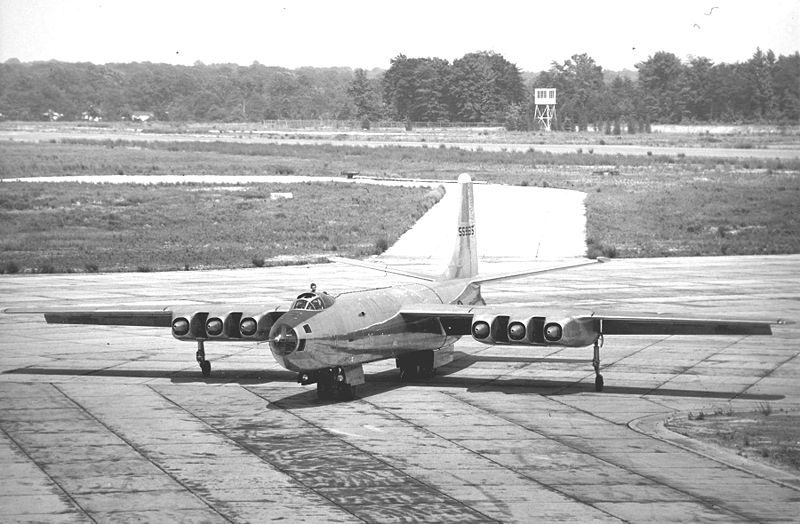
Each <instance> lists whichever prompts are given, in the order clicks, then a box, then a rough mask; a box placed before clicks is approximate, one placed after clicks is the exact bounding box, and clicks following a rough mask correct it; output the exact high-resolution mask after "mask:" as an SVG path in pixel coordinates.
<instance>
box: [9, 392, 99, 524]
mask: <svg viewBox="0 0 800 524" xmlns="http://www.w3.org/2000/svg"><path fill="white" fill-rule="evenodd" d="M52 385H53V384H50V386H52ZM0 431H2V432H3V435H5V436H6V438H7V439H8V440H9V441H10V442H12V443H13V444H14V446H16V447H17V448H18V449H19V450H20V452H22V454H23V455H25V458H27V459H28V460H29V461H30V463H31V464H33V465H35V466H36V467H37V468H38V469H39V471H41V472H42V473H43V474H44V475H45V476H46V477H47V479H48V480H49V481H50V482H52V483H53V485H54V486H56V487H57V488H58V489H59V490H60V491H61V493H63V494H64V496H65V497H66V498H67V500H69V501H70V502H72V503H73V504H74V505H75V507H76V508H77V509H78V510H79V511H80V512H81V513H82V514H83V516H85V517H86V518H88V519H89V520H91V521H92V522H97V520H96V519H95V518H94V517H92V516H91V515H90V514H89V512H87V511H86V509H84V507H83V506H81V505H80V503H79V502H78V501H77V500H75V497H73V496H72V494H70V492H69V491H67V490H66V489H64V487H63V486H62V485H61V483H60V482H59V481H58V480H56V479H55V477H53V476H52V475H50V474H49V473H48V472H47V470H46V469H44V468H43V467H42V465H41V464H39V463H38V462H37V461H36V460H34V459H33V457H31V456H30V454H28V452H27V451H26V450H25V448H24V447H22V445H21V444H20V443H19V442H17V440H16V439H15V438H14V437H12V436H11V435H10V434H9V433H8V432H7V431H6V430H5V429H4V428H2V427H0Z"/></svg>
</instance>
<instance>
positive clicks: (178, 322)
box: [172, 311, 208, 340]
mask: <svg viewBox="0 0 800 524" xmlns="http://www.w3.org/2000/svg"><path fill="white" fill-rule="evenodd" d="M207 319H208V312H207V311H197V312H194V313H189V314H177V315H174V316H173V317H172V336H173V337H175V338H177V339H178V340H196V339H198V338H201V339H204V338H206V320H207Z"/></svg>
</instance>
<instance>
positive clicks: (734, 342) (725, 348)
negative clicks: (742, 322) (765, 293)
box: [653, 335, 758, 402]
mask: <svg viewBox="0 0 800 524" xmlns="http://www.w3.org/2000/svg"><path fill="white" fill-rule="evenodd" d="M747 337H748V335H744V336H741V337H739V338H737V339H736V340H734V341H733V342H731V343H730V344H726V345H725V346H722V347H720V348H719V349H718V350H717V351H714V352H712V353H709V354H708V355H706V356H705V358H702V359H700V360H697V361H695V363H694V364H692V365H691V366H688V367H686V368H684V369H683V370H682V371H681V372H680V373H676V374H674V375H673V376H671V377H670V378H668V379H667V380H666V381H664V383H662V384H660V385H659V386H658V387H657V388H656V389H654V390H653V391H655V390H658V389H660V388H662V387H664V386H666V385H667V384H669V383H670V382H672V381H673V380H675V379H676V378H678V377H680V376H683V375H685V374H686V373H687V372H688V371H691V370H692V369H694V368H696V367H697V366H699V365H700V364H702V363H704V362H708V361H709V359H711V357H716V356H717V355H719V354H721V353H723V352H724V351H725V350H727V349H729V348H732V347H733V346H735V345H736V344H738V343H739V342H741V341H742V340H745V339H746V338H747ZM757 382H758V381H756V382H754V383H753V384H751V385H750V386H747V387H746V388H744V390H742V391H740V392H739V393H736V394H734V395H733V396H732V397H731V398H729V399H728V402H730V401H731V400H733V399H735V398H738V397H739V396H740V395H742V394H743V393H744V392H745V391H747V390H748V389H749V388H750V387H751V386H753V385H755V384H756V383H757Z"/></svg>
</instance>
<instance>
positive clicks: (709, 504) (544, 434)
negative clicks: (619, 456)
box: [445, 393, 750, 520]
mask: <svg viewBox="0 0 800 524" xmlns="http://www.w3.org/2000/svg"><path fill="white" fill-rule="evenodd" d="M445 394H447V393H445ZM453 398H455V399H456V400H459V401H460V402H463V403H465V404H467V405H470V406H472V407H474V408H475V409H478V410H481V411H486V410H485V409H484V408H482V407H480V406H477V405H474V404H471V403H470V402H468V401H466V400H464V399H463V398H459V397H456V396H454V397H453ZM548 399H549V400H552V401H555V402H557V403H559V404H562V405H564V406H566V407H567V408H569V409H574V410H575V411H579V412H582V413H585V414H588V415H590V416H592V417H594V414H593V413H591V412H589V411H586V410H583V409H580V408H576V407H574V406H570V405H568V404H565V403H563V402H561V401H560V400H557V399H550V398H549V397H548ZM493 415H494V416H497V417H499V418H502V419H504V420H507V421H508V422H509V423H511V424H515V425H518V426H520V427H522V428H524V429H527V430H529V431H531V432H533V433H536V434H538V435H541V436H542V437H544V438H546V439H550V440H553V441H554V442H556V443H558V444H560V445H562V446H565V447H567V448H569V449H571V450H573V451H576V452H578V453H581V454H586V455H589V456H590V457H593V458H594V459H595V460H598V461H600V462H604V463H606V464H609V465H611V466H614V467H617V468H620V469H622V470H624V471H626V472H627V473H630V474H632V475H635V476H638V477H641V478H643V479H645V480H647V481H648V482H651V483H653V484H654V485H656V486H663V487H664V488H667V489H669V490H672V491H676V492H679V493H682V494H683V495H685V496H687V497H690V498H691V499H693V500H694V501H695V502H696V503H698V504H700V505H702V506H705V507H706V508H708V509H711V510H716V511H724V512H726V513H728V514H729V515H730V516H735V517H737V518H740V519H744V520H750V517H748V516H747V515H742V514H739V513H738V512H737V511H734V510H731V509H729V508H726V507H723V506H721V505H720V504H718V503H717V502H716V501H714V500H707V499H703V498H701V497H699V496H697V495H695V494H694V493H691V492H689V491H686V490H683V489H681V488H678V487H675V486H671V485H669V484H665V483H664V482H663V481H661V480H659V479H658V478H655V477H652V476H651V475H648V474H645V473H642V472H640V471H636V470H635V469H634V468H632V467H629V466H626V465H625V464H617V463H615V462H613V461H612V460H610V458H609V457H603V456H599V455H598V454H597V453H595V452H594V451H593V450H591V449H586V448H583V447H581V446H579V445H577V444H576V443H575V442H574V441H572V442H571V441H569V440H565V439H564V438H563V437H558V436H554V435H550V434H548V433H547V432H545V431H541V430H533V429H530V428H527V427H525V426H524V425H522V424H519V423H518V422H517V421H515V420H513V419H509V418H507V417H504V416H503V415H501V414H500V413H499V412H498V413H493ZM612 424H614V425H617V426H620V424H617V423H613V422H612ZM625 426H626V427H627V425H625ZM550 488H551V489H555V488H553V487H552V486H550ZM562 494H563V495H564V496H566V497H570V498H572V499H574V500H576V501H577V502H580V503H581V504H586V505H588V506H592V507H595V508H596V509H597V510H598V511H603V512H607V510H606V509H603V508H602V507H600V505H601V503H599V502H598V503H592V502H589V501H585V500H580V499H577V498H576V497H574V496H573V495H570V494H569V493H562ZM609 515H610V516H613V517H614V518H622V517H620V516H618V515H613V514H609Z"/></svg>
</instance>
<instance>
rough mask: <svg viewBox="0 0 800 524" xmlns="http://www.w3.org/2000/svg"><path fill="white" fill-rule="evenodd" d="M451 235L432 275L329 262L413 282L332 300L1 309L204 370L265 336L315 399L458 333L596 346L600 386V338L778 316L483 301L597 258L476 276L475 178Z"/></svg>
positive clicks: (431, 351)
mask: <svg viewBox="0 0 800 524" xmlns="http://www.w3.org/2000/svg"><path fill="white" fill-rule="evenodd" d="M458 181H459V186H460V190H461V201H460V203H461V205H460V210H459V216H458V224H457V233H458V240H457V243H456V246H455V251H454V253H453V256H452V259H451V261H450V264H449V266H448V267H447V269H446V271H445V272H444V274H443V275H442V276H440V277H438V278H435V277H430V276H425V275H417V274H412V273H408V272H405V271H401V270H397V269H392V268H388V267H382V266H381V267H376V266H375V265H372V264H368V263H364V262H358V261H352V260H344V259H333V260H335V261H337V262H347V263H351V264H355V265H360V266H364V267H370V268H372V269H380V270H381V271H386V272H390V273H397V274H402V275H406V276H412V277H415V278H417V279H419V280H420V282H419V283H412V284H401V285H395V286H391V287H386V288H381V289H372V290H366V291H352V292H345V293H341V294H339V295H337V296H335V297H334V296H331V295H327V294H325V293H316V292H308V293H303V294H301V295H299V296H298V298H297V299H296V300H295V302H294V303H293V304H292V305H291V306H290V307H289V308H288V309H287V308H286V307H285V306H284V307H281V306H280V305H271V306H264V305H253V306H249V307H234V306H230V307H220V306H217V305H215V306H213V308H205V309H204V308H199V307H197V306H195V307H194V308H193V309H192V310H189V311H187V310H185V309H179V308H176V309H173V308H169V307H166V308H163V307H162V308H151V309H141V308H136V309H86V308H77V309H76V308H66V309H46V310H31V309H6V310H5V312H6V313H44V315H45V319H46V321H47V322H48V323H67V324H103V325H128V326H156V327H171V329H172V334H173V336H174V337H175V338H177V339H179V340H185V341H193V342H196V343H197V347H198V349H197V354H196V359H197V361H198V363H199V364H200V368H201V370H202V373H203V375H204V376H209V375H210V373H211V364H210V362H209V361H208V360H206V358H205V342H207V341H213V342H216V341H220V342H223V341H228V342H230V341H233V342H244V341H256V342H268V343H269V347H270V349H271V351H272V354H273V356H274V358H275V360H276V361H277V362H278V363H279V364H280V365H281V366H283V367H284V368H286V369H288V370H290V371H295V372H297V373H298V381H299V382H300V383H302V384H313V383H316V384H317V393H318V395H319V397H320V398H322V399H330V398H341V399H351V398H353V396H354V391H355V386H357V385H359V384H363V383H364V372H363V367H362V366H363V364H365V363H367V362H373V361H377V360H383V359H388V358H395V359H396V364H397V367H398V368H399V369H400V378H401V380H408V379H410V378H414V377H416V376H430V375H432V374H433V373H434V372H435V369H436V368H438V367H440V366H443V365H445V364H447V363H449V362H451V361H452V360H453V344H454V343H455V342H456V341H457V340H458V339H459V338H460V337H462V336H472V337H473V338H474V339H475V340H477V341H479V342H482V343H485V344H494V345H517V346H569V347H585V346H593V349H594V353H593V361H592V363H593V366H594V370H595V387H596V389H597V391H602V389H603V376H602V375H601V374H600V347H602V342H603V337H604V336H605V335H770V334H772V330H771V324H773V323H781V321H775V322H768V321H752V320H726V319H719V318H717V319H713V318H712V319H695V318H665V317H660V316H655V317H653V316H614V315H611V316H610V315H600V314H596V313H590V314H585V315H569V314H564V313H552V312H551V313H548V312H544V311H540V310H539V309H535V308H531V307H513V308H512V307H503V306H495V307H490V306H486V305H485V303H484V301H483V298H482V297H481V287H480V286H481V284H484V283H488V282H492V281H499V280H506V279H510V278H518V277H522V276H528V275H533V274H538V273H544V272H547V271H553V270H557V269H565V268H569V267H578V266H583V265H588V264H593V263H596V262H598V261H581V262H578V263H575V264H572V265H569V266H561V267H554V268H547V269H540V270H535V271H527V272H521V273H513V274H506V275H497V276H490V277H482V276H480V275H478V258H477V241H476V236H475V218H474V209H475V207H474V197H473V190H472V180H471V179H470V177H469V175H467V174H462V175H461V176H460V177H459V179H458Z"/></svg>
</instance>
